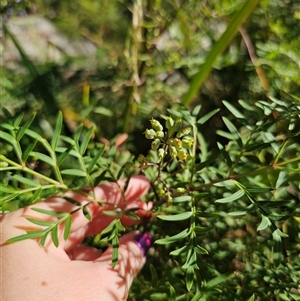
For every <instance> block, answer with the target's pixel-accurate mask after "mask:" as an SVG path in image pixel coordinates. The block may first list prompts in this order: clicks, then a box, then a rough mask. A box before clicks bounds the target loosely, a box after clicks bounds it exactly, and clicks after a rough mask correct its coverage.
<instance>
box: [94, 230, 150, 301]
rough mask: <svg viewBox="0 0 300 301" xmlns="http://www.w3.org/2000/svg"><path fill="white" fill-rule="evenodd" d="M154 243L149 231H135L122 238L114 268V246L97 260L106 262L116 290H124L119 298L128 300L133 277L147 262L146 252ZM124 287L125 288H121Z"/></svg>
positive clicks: (111, 281) (111, 282)
mask: <svg viewBox="0 0 300 301" xmlns="http://www.w3.org/2000/svg"><path fill="white" fill-rule="evenodd" d="M151 243H152V237H151V235H150V234H149V233H148V232H144V233H140V232H138V231H134V232H131V233H128V234H126V235H124V236H122V237H121V238H120V241H119V255H118V263H117V265H116V266H115V267H114V268H112V267H111V261H112V248H111V247H110V248H108V249H107V250H106V251H105V252H104V253H103V254H102V255H101V256H100V257H99V259H97V260H96V261H97V262H101V264H103V263H106V266H107V272H106V276H107V279H110V284H111V285H110V286H111V288H112V289H114V290H115V291H119V292H122V296H120V297H119V299H118V300H127V296H128V292H129V289H130V286H131V284H132V281H133V278H134V277H135V276H136V275H137V274H138V273H139V272H140V270H141V269H142V267H143V266H144V264H145V262H146V257H145V256H146V254H147V251H148V250H149V248H150V246H151ZM121 288H123V289H121Z"/></svg>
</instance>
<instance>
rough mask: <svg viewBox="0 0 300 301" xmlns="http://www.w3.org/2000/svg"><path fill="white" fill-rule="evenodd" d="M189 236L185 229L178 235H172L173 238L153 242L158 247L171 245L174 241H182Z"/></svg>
mask: <svg viewBox="0 0 300 301" xmlns="http://www.w3.org/2000/svg"><path fill="white" fill-rule="evenodd" d="M189 234H190V232H189V230H188V229H185V230H183V231H181V232H180V233H178V234H176V235H173V236H170V237H167V238H162V239H158V240H156V241H155V243H156V244H159V245H166V244H170V243H173V242H175V241H178V240H181V239H184V238H185V237H187V236H188V235H189Z"/></svg>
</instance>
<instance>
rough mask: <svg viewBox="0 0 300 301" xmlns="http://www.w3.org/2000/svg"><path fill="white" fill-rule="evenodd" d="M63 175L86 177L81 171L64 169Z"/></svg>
mask: <svg viewBox="0 0 300 301" xmlns="http://www.w3.org/2000/svg"><path fill="white" fill-rule="evenodd" d="M61 173H62V174H63V175H69V176H77V177H86V173H85V172H84V171H83V170H81V169H75V168H73V169H64V170H62V171H61Z"/></svg>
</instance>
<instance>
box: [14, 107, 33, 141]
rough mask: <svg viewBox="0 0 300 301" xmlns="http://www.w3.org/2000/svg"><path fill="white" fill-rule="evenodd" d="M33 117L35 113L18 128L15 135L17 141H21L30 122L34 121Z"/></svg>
mask: <svg viewBox="0 0 300 301" xmlns="http://www.w3.org/2000/svg"><path fill="white" fill-rule="evenodd" d="M35 115H36V114H35V113H34V114H33V115H31V116H30V117H29V119H28V120H27V121H26V122H25V123H24V124H23V125H22V126H21V127H20V129H19V131H18V133H17V136H16V139H17V141H20V140H21V139H22V137H23V136H24V134H25V132H26V131H27V129H28V128H29V127H30V125H31V123H32V121H33V120H34V118H35Z"/></svg>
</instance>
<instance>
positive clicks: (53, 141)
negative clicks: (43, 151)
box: [51, 112, 63, 151]
mask: <svg viewBox="0 0 300 301" xmlns="http://www.w3.org/2000/svg"><path fill="white" fill-rule="evenodd" d="M62 124H63V115H62V112H59V113H58V117H57V119H56V125H55V129H54V132H53V136H52V139H51V147H52V148H53V150H54V151H55V150H56V148H57V145H58V141H59V136H60V133H61V129H62Z"/></svg>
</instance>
